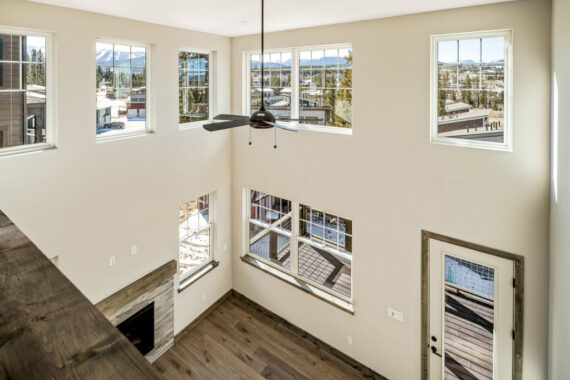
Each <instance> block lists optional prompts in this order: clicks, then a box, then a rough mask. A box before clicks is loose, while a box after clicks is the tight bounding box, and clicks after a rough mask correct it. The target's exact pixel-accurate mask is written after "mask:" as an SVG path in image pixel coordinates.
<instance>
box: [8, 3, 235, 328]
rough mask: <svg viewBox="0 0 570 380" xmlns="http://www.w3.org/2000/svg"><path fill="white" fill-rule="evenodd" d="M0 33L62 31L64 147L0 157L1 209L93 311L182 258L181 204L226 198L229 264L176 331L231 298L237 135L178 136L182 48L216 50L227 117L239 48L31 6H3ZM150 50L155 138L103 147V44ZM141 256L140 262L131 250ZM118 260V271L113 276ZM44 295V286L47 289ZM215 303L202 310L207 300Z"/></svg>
mask: <svg viewBox="0 0 570 380" xmlns="http://www.w3.org/2000/svg"><path fill="white" fill-rule="evenodd" d="M0 25H2V26H16V27H25V28H34V29H41V30H46V31H51V32H53V33H54V41H55V59H56V75H57V80H56V85H55V90H56V95H57V99H56V114H57V118H58V123H57V134H58V141H57V146H58V148H57V149H56V150H53V151H48V152H42V153H34V154H29V155H21V156H15V157H8V158H2V159H0V209H1V210H3V211H4V212H5V213H6V214H7V215H8V216H9V217H10V218H12V219H13V221H14V222H15V223H16V224H17V225H18V226H19V227H20V228H21V229H22V230H23V231H25V232H26V233H27V234H28V236H29V237H30V238H31V239H32V241H34V242H35V243H36V244H37V245H38V246H39V247H40V249H42V251H43V252H45V253H46V255H48V256H49V257H52V256H55V255H58V256H59V266H60V269H61V270H62V271H63V272H64V273H65V274H66V275H67V276H68V277H69V278H70V279H71V280H72V281H73V283H74V284H75V285H77V287H78V288H79V289H80V290H81V291H82V292H83V293H84V294H85V295H86V296H87V297H88V298H89V299H90V300H91V301H92V302H98V301H100V300H101V299H103V298H105V297H106V296H108V295H110V294H112V293H114V292H115V291H117V290H119V289H121V288H122V287H124V286H126V285H128V284H129V283H131V282H133V281H135V280H137V279H138V278H140V277H141V276H143V275H145V274H147V273H149V272H150V271H152V270H153V269H155V268H157V267H159V266H160V265H162V264H164V263H166V262H167V261H169V260H172V259H176V258H177V255H178V206H179V205H180V204H181V203H182V202H184V201H187V200H190V199H193V198H196V197H197V196H199V195H202V194H204V193H207V192H210V191H217V201H218V203H217V215H216V217H217V222H218V227H217V235H216V247H217V250H216V256H217V258H218V259H220V261H221V264H220V266H219V267H218V268H216V269H215V270H214V271H212V272H211V273H210V274H208V276H206V277H204V278H203V279H201V280H200V281H198V282H197V283H196V284H194V285H193V286H192V287H190V288H188V289H186V290H185V291H183V292H182V293H181V294H176V296H175V297H176V298H175V331H179V330H180V329H181V328H183V327H185V326H186V325H187V324H188V323H189V322H190V321H192V320H193V319H194V318H195V317H196V316H197V315H199V314H200V313H201V312H202V311H203V310H204V309H205V308H206V307H207V306H208V304H209V303H210V302H213V301H215V300H216V299H218V298H219V297H220V296H221V295H222V294H224V293H225V292H226V291H227V290H229V289H230V288H231V261H230V258H229V251H227V252H224V251H223V244H224V243H228V244H229V243H230V238H231V230H230V200H231V199H230V185H231V172H230V169H231V167H230V155H231V143H230V134H229V133H216V134H209V133H208V132H206V131H204V130H203V129H202V128H197V129H194V130H186V131H179V130H178V119H177V118H178V116H177V113H178V69H177V67H178V49H179V48H182V47H195V48H203V49H214V50H216V52H217V56H218V60H217V66H218V70H217V76H216V78H215V79H216V81H217V83H218V84H219V86H218V91H217V99H216V101H217V105H218V110H219V111H225V112H227V111H229V109H230V93H229V86H227V85H224V84H225V83H228V82H229V80H230V40H229V39H228V38H225V37H219V36H213V35H209V34H204V33H196V32H190V31H187V30H180V29H174V28H168V27H164V26H158V25H153V24H148V23H142V22H135V21H130V20H125V19H120V18H116V17H108V16H102V15H98V14H94V13H86V12H80V11H74V10H69V9H65V8H57V7H51V6H44V5H39V4H34V3H29V2H25V1H12V0H2V1H0ZM98 36H102V37H109V38H111V39H122V40H135V41H141V42H147V43H151V44H152V73H151V74H152V85H153V94H152V100H153V109H152V111H153V112H154V122H155V123H154V125H153V128H154V129H155V131H156V133H154V134H150V135H146V136H143V137H137V138H131V139H126V140H120V141H112V142H106V143H96V142H95V39H96V37H98ZM133 244H136V245H138V253H137V255H136V256H131V253H130V247H131V245H133ZM109 256H116V260H117V264H116V266H114V267H109V265H108V263H109ZM38 286H41V284H38ZM203 293H205V294H206V296H207V301H206V303H202V301H201V295H202V294H203Z"/></svg>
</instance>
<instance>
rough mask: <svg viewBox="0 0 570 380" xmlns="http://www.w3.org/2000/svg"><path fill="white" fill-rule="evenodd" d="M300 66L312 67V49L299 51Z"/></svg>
mask: <svg viewBox="0 0 570 380" xmlns="http://www.w3.org/2000/svg"><path fill="white" fill-rule="evenodd" d="M299 66H300V67H311V52H310V51H302V52H299Z"/></svg>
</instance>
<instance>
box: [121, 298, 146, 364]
mask: <svg viewBox="0 0 570 380" xmlns="http://www.w3.org/2000/svg"><path fill="white" fill-rule="evenodd" d="M117 328H118V329H119V331H120V332H122V333H123V334H124V335H125V336H126V337H127V339H128V340H130V341H131V343H132V344H133V345H134V346H135V347H136V348H137V349H138V350H139V351H140V353H141V354H143V355H146V354H147V353H149V352H150V351H151V350H152V349H153V348H154V302H152V303H150V304H149V305H148V306H145V307H144V308H142V309H141V310H139V311H137V312H136V313H135V314H134V315H133V316H131V317H130V318H128V319H126V320H125V321H124V322H122V323H120V324H119V325H118V326H117Z"/></svg>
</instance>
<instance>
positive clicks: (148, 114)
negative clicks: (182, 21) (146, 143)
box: [93, 37, 154, 143]
mask: <svg viewBox="0 0 570 380" xmlns="http://www.w3.org/2000/svg"><path fill="white" fill-rule="evenodd" d="M97 43H103V44H112V45H113V46H114V45H128V46H129V47H138V48H144V49H145V75H146V81H145V82H146V86H145V87H146V103H145V129H144V130H141V131H132V132H127V131H124V132H120V133H116V134H113V135H110V136H109V135H105V134H101V135H97V96H95V97H94V104H95V112H94V113H93V114H94V119H93V124H95V141H96V142H97V143H100V142H106V141H114V140H123V139H128V138H131V137H137V136H144V135H147V134H151V133H154V129H153V124H154V123H153V122H152V121H153V120H152V116H153V112H152V76H151V72H152V70H151V66H152V45H151V44H150V43H147V42H142V41H135V40H125V39H117V38H111V37H96V39H95V45H94V48H95V49H94V52H95V59H94V64H95V70H93V72H94V73H96V71H97V59H96V55H97ZM114 67H115V66H113V68H114ZM94 78H95V80H96V75H94Z"/></svg>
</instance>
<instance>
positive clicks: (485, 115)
mask: <svg viewBox="0 0 570 380" xmlns="http://www.w3.org/2000/svg"><path fill="white" fill-rule="evenodd" d="M445 103H446V104H445V112H446V113H447V114H446V115H444V116H439V117H438V118H437V132H438V136H441V137H454V138H460V139H477V140H481V141H495V142H502V141H503V136H504V131H503V127H504V125H503V123H501V122H500V121H496V122H489V117H490V115H491V113H492V112H493V110H492V109H490V108H484V109H473V106H471V105H469V104H467V103H463V102H455V101H453V100H450V99H447V100H446V102H445Z"/></svg>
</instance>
